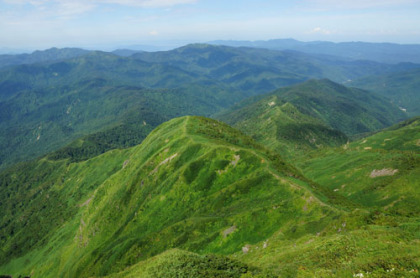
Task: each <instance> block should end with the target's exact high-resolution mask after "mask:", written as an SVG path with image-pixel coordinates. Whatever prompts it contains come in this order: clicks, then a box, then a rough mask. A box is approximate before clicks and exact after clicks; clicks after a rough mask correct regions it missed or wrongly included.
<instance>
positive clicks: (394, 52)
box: [209, 39, 420, 64]
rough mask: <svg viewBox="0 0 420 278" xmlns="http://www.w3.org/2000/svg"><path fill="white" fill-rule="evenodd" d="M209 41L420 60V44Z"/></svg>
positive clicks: (360, 57)
mask: <svg viewBox="0 0 420 278" xmlns="http://www.w3.org/2000/svg"><path fill="white" fill-rule="evenodd" d="M209 43H210V44H215V45H226V46H234V47H241V46H245V47H257V48H266V49H275V50H294V51H299V52H304V53H310V54H324V55H332V56H338V57H344V58H348V59H352V60H370V61H376V62H380V63H394V64H395V63H401V62H408V63H420V45H419V44H395V43H367V42H340V43H333V42H327V41H312V42H302V41H297V40H294V39H276V40H268V41H223V40H220V41H212V42H209Z"/></svg>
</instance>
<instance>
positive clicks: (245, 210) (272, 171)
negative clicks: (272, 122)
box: [0, 117, 351, 277]
mask: <svg viewBox="0 0 420 278" xmlns="http://www.w3.org/2000/svg"><path fill="white" fill-rule="evenodd" d="M0 180H1V182H2V185H1V186H0V190H1V191H0V193H1V200H2V202H1V203H0V205H1V208H0V209H1V211H3V212H4V213H3V215H2V218H1V224H0V225H1V226H2V227H3V228H2V229H1V230H0V231H1V236H0V239H1V241H2V242H1V246H2V252H1V256H2V257H1V261H2V262H5V263H3V265H2V266H0V273H11V274H28V273H32V274H31V275H32V276H33V277H56V276H60V275H62V276H63V277H90V276H93V275H95V276H98V275H106V274H112V273H117V272H120V271H122V270H124V269H125V268H126V267H127V266H130V265H133V264H135V263H137V262H138V261H141V260H144V259H147V258H150V257H152V256H154V255H157V254H159V253H161V252H164V251H165V250H168V249H171V248H174V247H176V248H182V249H186V250H190V251H194V252H198V253H201V254H208V253H218V254H232V253H233V252H236V251H238V250H241V248H242V247H244V246H245V245H246V244H254V243H257V242H259V241H262V240H264V239H266V238H267V237H269V236H271V235H272V234H273V233H274V232H275V231H277V230H278V229H279V228H281V229H283V230H284V231H285V232H286V233H287V234H290V235H294V236H295V237H300V236H302V235H305V234H308V233H315V232H316V231H319V230H320V229H322V228H323V227H324V226H325V225H326V224H327V223H328V222H329V221H330V220H331V219H332V218H333V217H337V216H338V215H340V214H343V213H344V211H343V210H342V208H343V209H347V208H348V206H349V205H350V206H351V203H348V202H346V201H345V200H344V199H340V198H339V196H336V195H335V194H334V193H333V192H330V191H325V190H324V191H322V190H321V191H319V190H318V189H317V188H318V186H317V185H316V184H313V183H311V182H309V181H307V180H306V179H305V178H303V177H302V176H301V175H300V174H299V173H298V172H297V171H296V170H295V169H294V168H293V167H292V166H289V165H288V164H287V163H285V162H284V161H282V160H281V159H280V158H279V157H278V156H276V155H274V154H273V153H270V152H269V151H267V150H265V149H264V148H263V147H261V146H259V145H258V144H256V143H255V142H254V141H253V140H252V139H250V138H248V137H246V136H244V135H243V134H241V133H240V132H238V131H236V130H234V129H232V128H230V127H229V126H227V125H225V124H222V123H220V122H217V121H214V120H210V119H206V118H199V117H183V118H177V119H174V120H171V121H169V122H167V123H165V124H162V125H160V126H159V127H158V128H157V129H155V130H154V131H153V132H152V133H151V134H150V135H149V136H148V137H147V139H145V141H144V142H143V143H142V144H141V145H139V146H136V147H133V148H130V149H125V150H114V151H111V152H107V153H105V154H103V155H101V156H98V157H95V158H92V159H90V160H87V161H83V162H79V163H70V162H69V161H68V160H58V161H51V160H49V159H47V158H43V159H41V160H39V161H36V162H32V163H29V164H24V165H23V166H16V167H15V168H14V169H10V170H7V171H4V172H3V173H2V174H1V179H0ZM308 200H310V201H308ZM325 202H329V203H330V204H329V205H326V204H325ZM331 204H333V205H331ZM57 208H59V209H57ZM298 223H299V224H298ZM305 223H306V224H305ZM296 225H299V228H298V229H296V228H294V226H296Z"/></svg>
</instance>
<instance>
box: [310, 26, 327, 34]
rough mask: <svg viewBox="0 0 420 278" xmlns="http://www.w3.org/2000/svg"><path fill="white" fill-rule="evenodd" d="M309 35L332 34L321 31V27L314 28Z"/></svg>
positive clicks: (324, 30)
mask: <svg viewBox="0 0 420 278" xmlns="http://www.w3.org/2000/svg"><path fill="white" fill-rule="evenodd" d="M310 33H314V34H323V35H331V34H332V32H331V31H330V30H326V29H322V28H321V27H315V28H314V29H312V30H311V32H310Z"/></svg>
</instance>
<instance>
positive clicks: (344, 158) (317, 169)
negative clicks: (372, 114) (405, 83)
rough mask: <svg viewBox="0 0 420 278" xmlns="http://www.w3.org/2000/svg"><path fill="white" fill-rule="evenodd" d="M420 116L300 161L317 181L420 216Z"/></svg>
mask: <svg viewBox="0 0 420 278" xmlns="http://www.w3.org/2000/svg"><path fill="white" fill-rule="evenodd" d="M419 143H420V119H419V118H414V119H411V120H408V121H406V122H403V123H401V124H399V125H397V126H394V127H392V128H389V129H386V130H384V131H382V132H379V133H377V134H375V135H373V136H370V137H368V138H364V139H361V140H359V141H355V142H352V143H351V144H348V145H344V146H343V147H342V148H340V149H332V150H328V151H324V152H321V153H319V154H314V155H313V158H312V159H308V160H306V161H304V162H302V163H301V164H300V167H301V168H302V170H303V172H304V173H305V174H306V175H307V176H308V177H309V178H312V179H313V180H315V181H317V182H318V183H320V184H322V185H323V186H325V187H328V188H329V189H331V190H334V191H336V192H337V193H338V194H340V195H342V196H345V197H346V198H348V199H350V200H352V201H354V202H357V203H359V204H361V205H363V206H365V207H375V208H384V209H385V210H386V211H388V212H389V213H393V214H397V215H404V216H407V215H408V216H410V215H414V216H417V217H418V216H419V213H420V210H419V207H418V205H417V204H418V203H419V202H420V198H419V196H420V191H419V190H420V188H419V186H418V185H419V176H420V172H419V171H420V164H419V163H420V156H419V153H420V145H419Z"/></svg>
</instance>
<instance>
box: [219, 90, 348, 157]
mask: <svg viewBox="0 0 420 278" xmlns="http://www.w3.org/2000/svg"><path fill="white" fill-rule="evenodd" d="M258 99H261V100H259V101H256V102H251V101H252V100H251V99H250V100H247V101H245V102H244V103H242V104H241V105H239V106H237V107H235V108H233V109H230V110H228V111H226V112H222V113H220V114H218V115H217V116H216V117H217V118H218V119H220V120H222V121H225V122H227V123H228V124H230V125H232V126H233V127H235V128H237V129H239V130H241V131H242V132H244V133H246V134H248V135H249V136H251V137H253V138H254V139H255V140H257V141H258V142H260V143H261V144H263V145H264V146H267V147H268V148H270V149H272V150H275V151H276V152H278V153H280V154H282V155H284V156H285V157H287V158H292V157H295V156H298V155H299V154H304V153H305V152H307V151H310V150H312V149H316V148H322V147H328V146H339V145H342V144H345V143H346V142H347V140H348V138H347V136H345V135H344V134H343V133H342V132H340V131H338V130H334V129H332V128H331V127H328V126H327V124H326V123H324V122H322V121H321V120H319V119H317V118H314V117H311V116H309V115H305V114H303V113H301V112H300V111H299V110H298V109H297V108H296V107H295V106H294V105H293V104H291V103H289V102H284V101H283V100H281V98H280V97H278V96H276V95H269V96H266V97H263V98H261V97H260V98H258ZM249 102H251V103H250V104H249Z"/></svg>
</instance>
